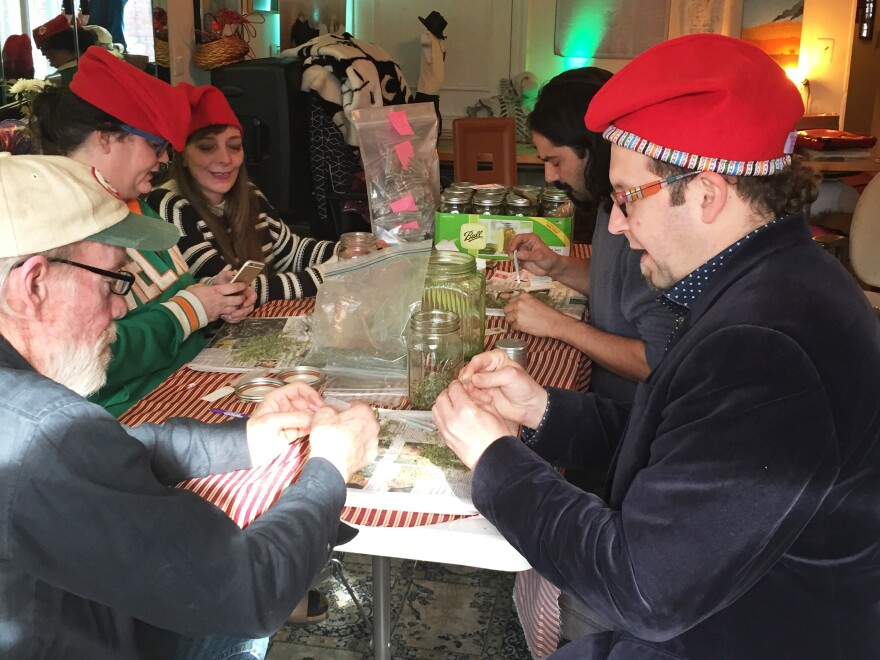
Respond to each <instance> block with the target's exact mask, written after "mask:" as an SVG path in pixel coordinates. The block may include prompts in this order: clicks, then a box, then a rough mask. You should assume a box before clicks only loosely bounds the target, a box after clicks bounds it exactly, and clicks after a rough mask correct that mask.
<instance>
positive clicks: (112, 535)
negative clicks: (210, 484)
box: [0, 337, 345, 659]
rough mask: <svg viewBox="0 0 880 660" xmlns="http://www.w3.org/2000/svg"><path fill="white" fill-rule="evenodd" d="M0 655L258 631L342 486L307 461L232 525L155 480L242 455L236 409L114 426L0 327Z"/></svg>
mask: <svg viewBox="0 0 880 660" xmlns="http://www.w3.org/2000/svg"><path fill="white" fill-rule="evenodd" d="M0 391H2V392H3V396H2V398H0V428H3V429H6V430H5V431H3V441H2V442H0V470H2V477H0V485H2V489H0V512H2V513H0V657H2V658H90V659H94V658H110V657H112V658H130V657H155V652H154V648H155V644H156V643H157V642H158V640H159V639H160V638H162V637H164V638H166V639H167V632H165V631H174V632H175V633H180V634H186V635H192V636H201V635H229V636H236V637H250V638H254V637H265V636H268V635H270V634H271V633H273V632H274V631H275V630H276V629H277V628H278V627H280V625H281V624H282V623H283V622H284V620H285V618H286V617H287V616H288V615H289V614H290V612H291V611H292V610H293V608H294V606H295V605H296V603H297V602H298V600H299V599H300V598H301V597H302V595H303V594H304V593H305V592H306V590H307V589H308V588H309V586H310V583H311V581H312V579H313V578H314V576H316V575H317V573H318V572H319V571H320V570H321V568H322V567H323V566H324V564H325V562H326V561H327V558H328V556H329V554H330V551H331V548H332V545H333V544H334V542H335V539H336V532H337V527H338V524H339V514H340V512H341V510H342V506H343V503H344V501H345V484H344V483H343V480H342V477H341V476H340V474H339V472H338V471H337V470H336V469H335V468H334V467H333V466H332V465H331V464H330V463H328V462H327V461H325V460H323V459H312V460H309V461H308V463H307V464H306V466H305V467H304V469H303V471H302V474H301V476H300V478H299V480H298V481H297V482H296V483H295V484H293V485H292V486H290V487H289V488H287V489H286V490H285V491H284V492H283V493H282V495H281V498H280V500H279V501H278V502H277V503H276V504H275V505H273V506H272V507H271V508H270V509H269V510H268V511H267V512H266V513H264V514H263V515H262V516H261V517H260V518H258V519H257V520H256V521H255V522H253V523H252V524H251V525H250V526H248V527H247V528H246V529H244V530H241V529H240V528H239V527H238V526H237V525H236V524H235V523H233V522H232V520H230V519H229V518H228V517H227V516H226V515H225V514H224V513H223V512H222V511H220V509H218V508H217V507H215V506H214V505H212V504H209V503H208V502H206V501H205V500H202V499H201V498H200V497H198V496H197V495H195V494H193V493H191V492H188V491H184V490H179V489H175V488H171V487H169V484H173V483H176V482H179V481H181V480H182V479H184V478H186V477H190V476H204V475H207V474H212V473H219V472H227V471H230V470H233V469H239V468H243V467H248V466H249V465H250V459H249V454H248V451H247V443H246V438H245V433H244V425H243V423H241V422H237V421H236V422H230V423H227V424H216V425H208V424H202V423H199V422H195V421H193V420H184V419H176V420H170V421H169V422H167V423H166V424H162V425H151V424H144V425H141V426H138V427H137V428H126V427H124V426H122V425H121V424H120V423H119V422H118V421H117V420H116V419H115V418H113V417H112V416H111V415H110V414H108V413H107V412H105V411H104V409H103V408H101V407H100V406H97V405H95V404H92V403H89V402H88V401H86V400H85V399H83V398H82V397H80V396H78V395H77V394H75V393H73V392H71V391H70V390H68V389H67V388H65V387H63V386H62V385H59V384H58V383H56V382H54V381H52V380H50V379H48V378H45V377H43V376H41V375H40V374H38V373H36V372H35V371H34V370H33V369H32V368H31V366H30V365H29V364H28V363H27V362H26V361H25V360H24V359H23V358H22V356H21V355H19V354H18V353H17V352H16V351H15V350H14V349H13V348H12V347H11V346H10V345H9V343H8V342H7V341H6V340H5V339H4V338H3V337H0Z"/></svg>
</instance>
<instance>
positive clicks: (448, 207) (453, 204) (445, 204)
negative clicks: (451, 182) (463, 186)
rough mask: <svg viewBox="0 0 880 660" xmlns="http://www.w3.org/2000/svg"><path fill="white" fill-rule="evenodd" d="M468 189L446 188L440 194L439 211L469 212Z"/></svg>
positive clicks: (469, 198)
mask: <svg viewBox="0 0 880 660" xmlns="http://www.w3.org/2000/svg"><path fill="white" fill-rule="evenodd" d="M470 212H471V194H470V191H464V190H450V189H449V188H447V189H446V190H444V191H443V192H442V193H441V194H440V213H470Z"/></svg>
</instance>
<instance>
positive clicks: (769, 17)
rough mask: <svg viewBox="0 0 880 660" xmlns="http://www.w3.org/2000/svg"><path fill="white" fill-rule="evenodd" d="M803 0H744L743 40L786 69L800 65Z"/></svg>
mask: <svg viewBox="0 0 880 660" xmlns="http://www.w3.org/2000/svg"><path fill="white" fill-rule="evenodd" d="M803 18H804V0H745V2H744V3H743V21H742V38H743V39H744V40H746V41H749V42H751V43H753V44H755V45H756V46H758V48H760V49H761V50H763V51H764V52H765V53H767V54H768V55H770V57H772V58H773V59H774V60H775V61H776V62H777V63H778V64H779V66H781V67H782V68H784V69H788V68H794V67H797V65H798V57H799V55H800V50H801V27H802V26H803Z"/></svg>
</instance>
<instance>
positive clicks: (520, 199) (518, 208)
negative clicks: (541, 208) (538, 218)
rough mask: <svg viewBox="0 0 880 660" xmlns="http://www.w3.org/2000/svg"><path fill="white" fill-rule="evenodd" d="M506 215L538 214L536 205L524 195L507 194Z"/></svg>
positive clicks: (527, 215)
mask: <svg viewBox="0 0 880 660" xmlns="http://www.w3.org/2000/svg"><path fill="white" fill-rule="evenodd" d="M507 215H518V216H524V217H529V218H530V217H532V216H535V215H538V207H537V206H536V205H535V204H534V203H533V202H532V200H531V199H529V198H528V197H526V196H525V195H516V194H510V195H508V196H507Z"/></svg>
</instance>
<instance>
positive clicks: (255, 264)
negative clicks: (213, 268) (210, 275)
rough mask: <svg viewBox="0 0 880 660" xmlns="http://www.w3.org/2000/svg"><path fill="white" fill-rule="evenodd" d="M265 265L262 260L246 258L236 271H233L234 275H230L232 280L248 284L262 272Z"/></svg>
mask: <svg viewBox="0 0 880 660" xmlns="http://www.w3.org/2000/svg"><path fill="white" fill-rule="evenodd" d="M265 266H266V264H264V263H263V262H262V261H254V260H252V259H248V260H247V261H245V262H244V263H243V264H242V266H241V268H239V269H238V272H237V273H235V275H234V276H233V277H232V282H244V283H245V284H250V283H251V282H253V281H254V280H255V279H256V278H257V275H259V274H260V273H261V272H262V270H263V268H265ZM230 283H231V282H230Z"/></svg>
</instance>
